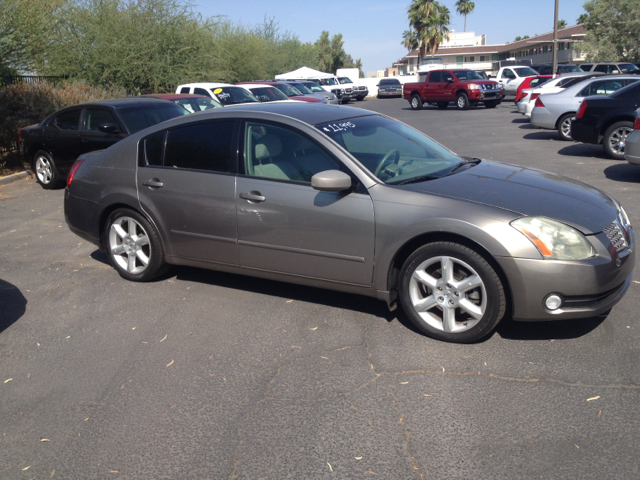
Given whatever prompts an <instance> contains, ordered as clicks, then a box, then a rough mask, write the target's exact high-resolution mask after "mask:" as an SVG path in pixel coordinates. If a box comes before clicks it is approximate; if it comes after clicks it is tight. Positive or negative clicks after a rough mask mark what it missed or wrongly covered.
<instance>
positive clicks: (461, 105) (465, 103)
mask: <svg viewBox="0 0 640 480" xmlns="http://www.w3.org/2000/svg"><path fill="white" fill-rule="evenodd" d="M456 107H458V110H468V109H469V97H467V94H466V93H464V92H460V93H459V94H458V95H457V96H456Z"/></svg>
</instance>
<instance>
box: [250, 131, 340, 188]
mask: <svg viewBox="0 0 640 480" xmlns="http://www.w3.org/2000/svg"><path fill="white" fill-rule="evenodd" d="M244 168H245V172H246V173H247V175H253V176H256V177H264V178H271V179H274V180H292V181H295V182H304V183H311V177H312V176H313V175H315V174H316V173H319V172H324V171H326V170H341V169H342V170H343V171H344V167H343V166H342V165H341V164H340V163H338V162H337V161H335V160H334V159H333V158H332V157H331V156H330V155H329V154H328V153H327V152H325V151H324V150H323V149H322V148H320V147H319V146H318V145H317V144H316V143H315V142H313V141H311V140H309V139H308V138H307V137H305V136H303V135H302V134H299V133H297V132H295V131H293V130H289V129H287V128H281V127H276V126H274V125H270V124H263V123H253V122H247V124H246V128H245V157H244Z"/></svg>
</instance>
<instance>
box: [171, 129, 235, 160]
mask: <svg viewBox="0 0 640 480" xmlns="http://www.w3.org/2000/svg"><path fill="white" fill-rule="evenodd" d="M234 125H235V121H225V122H204V123H195V124H190V125H186V126H183V127H177V128H173V129H171V130H169V131H168V132H167V140H166V146H165V151H164V162H163V165H164V166H165V167H171V168H186V169H194V170H210V171H214V172H230V171H231V159H232V144H233V129H234Z"/></svg>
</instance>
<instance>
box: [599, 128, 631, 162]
mask: <svg viewBox="0 0 640 480" xmlns="http://www.w3.org/2000/svg"><path fill="white" fill-rule="evenodd" d="M632 131H633V122H616V123H614V124H613V125H611V126H610V127H609V128H607V130H606V131H605V132H604V136H603V137H602V146H603V147H604V151H605V152H606V153H607V156H608V157H609V158H614V159H616V160H624V151H625V148H624V146H620V145H619V141H620V140H622V141H625V140H626V138H627V137H628V136H629V135H630V134H631V132H632Z"/></svg>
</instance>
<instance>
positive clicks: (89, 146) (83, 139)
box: [80, 107, 126, 153]
mask: <svg viewBox="0 0 640 480" xmlns="http://www.w3.org/2000/svg"><path fill="white" fill-rule="evenodd" d="M82 123H83V128H82V129H81V130H80V149H81V150H82V153H86V152H93V151H95V150H104V149H105V148H109V147H110V146H111V145H113V144H114V143H116V142H119V141H120V140H122V139H123V138H124V137H125V136H126V134H125V133H123V131H122V126H121V125H120V123H119V122H118V121H117V120H116V118H115V116H114V115H113V113H112V112H111V111H110V110H109V109H108V108H100V107H91V108H86V109H85V110H84V117H83V122H82ZM107 123H108V124H111V125H114V126H116V127H117V128H118V131H117V132H113V133H105V132H101V131H100V130H99V129H98V127H99V126H100V125H104V124H107Z"/></svg>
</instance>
